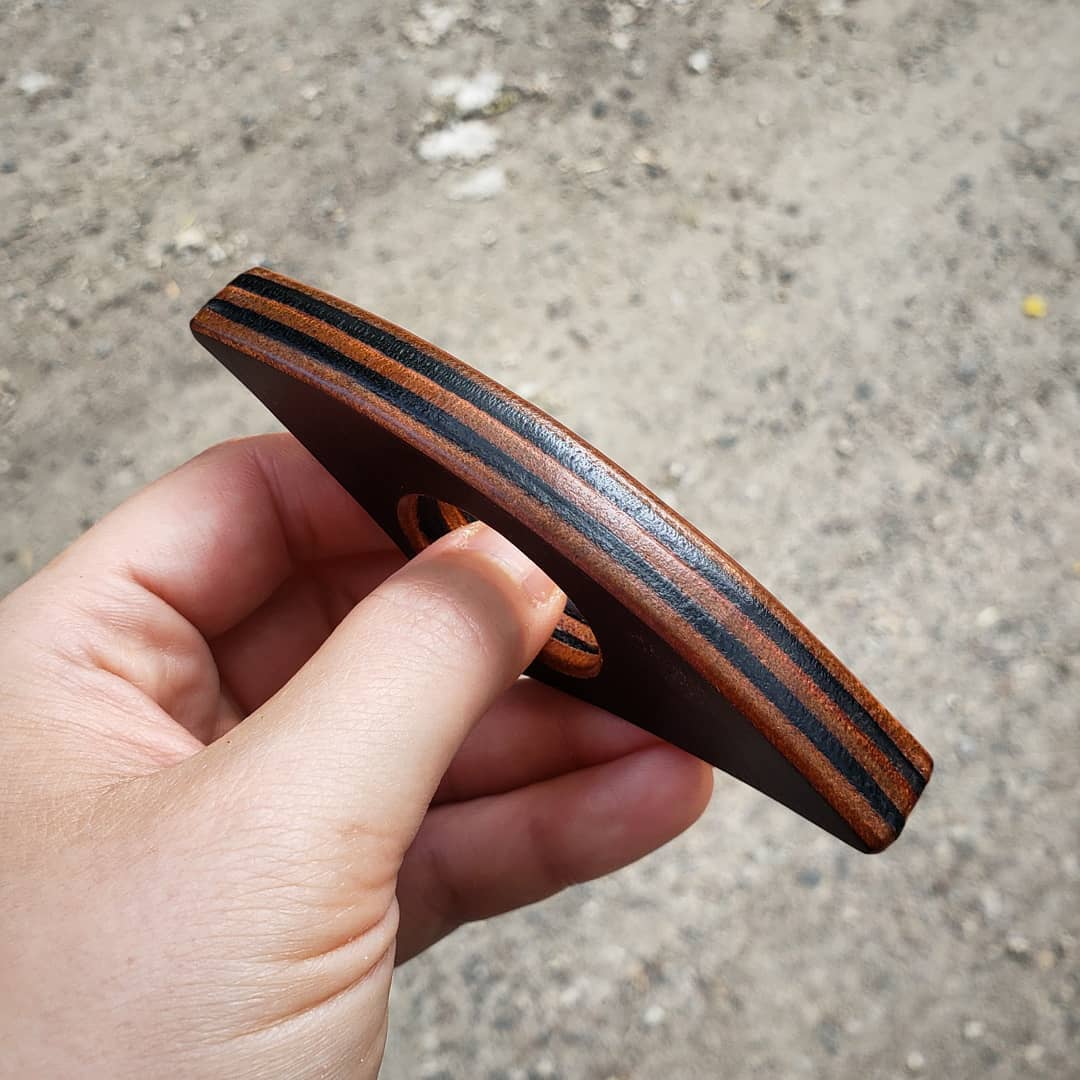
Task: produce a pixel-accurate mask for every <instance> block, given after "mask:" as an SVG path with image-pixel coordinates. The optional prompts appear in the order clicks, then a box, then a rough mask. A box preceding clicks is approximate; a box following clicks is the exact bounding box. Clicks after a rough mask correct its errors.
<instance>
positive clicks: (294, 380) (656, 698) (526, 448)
mask: <svg viewBox="0 0 1080 1080" xmlns="http://www.w3.org/2000/svg"><path fill="white" fill-rule="evenodd" d="M191 326H192V330H193V332H194V334H195V336H196V338H197V339H198V340H199V341H200V342H201V343H202V344H203V345H204V346H205V347H206V348H207V349H209V350H210V352H211V353H212V354H213V355H214V356H215V357H216V358H217V359H218V360H220V361H221V363H222V364H224V365H225V366H226V367H227V368H228V369H229V370H230V371H231V372H232V373H233V374H234V375H235V376H236V377H237V378H239V379H240V381H241V382H243V383H244V385H245V386H247V387H248V388H249V389H250V390H251V391H252V392H253V393H255V394H256V395H257V396H258V397H259V398H260V399H261V400H262V401H263V402H264V403H265V404H266V405H267V407H268V408H269V409H270V410H271V411H272V412H273V413H274V414H275V415H276V416H277V417H278V419H280V420H281V422H282V423H283V424H284V425H285V426H286V427H287V428H288V429H289V430H290V431H292V432H293V434H294V435H296V437H297V438H298V439H299V440H300V441H301V442H302V443H303V444H304V445H305V446H306V447H307V448H308V449H309V450H310V451H311V452H312V453H313V454H314V455H315V457H316V458H317V459H318V460H319V461H320V462H322V464H323V465H324V466H325V467H326V468H327V469H328V470H329V471H330V472H331V473H332V474H333V475H334V476H335V477H336V478H337V480H338V481H339V482H340V483H341V484H342V485H343V486H344V487H345V488H346V490H348V491H349V492H350V493H351V494H352V495H353V497H354V498H355V499H356V500H357V501H358V502H360V503H361V504H362V505H363V506H364V508H365V509H366V510H367V511H368V512H369V513H370V514H371V516H372V517H373V518H374V519H375V520H376V521H377V522H378V524H379V525H380V526H381V527H382V528H383V529H385V530H386V532H387V533H388V534H389V535H390V536H391V537H392V538H393V539H394V540H395V542H396V543H397V544H398V545H399V546H400V547H401V548H402V550H403V551H405V552H406V553H414V552H416V551H417V550H419V549H420V548H422V547H423V546H425V545H426V544H428V543H430V542H431V541H432V540H434V539H435V538H436V537H437V536H439V535H440V534H442V533H444V532H446V531H447V530H449V529H451V528H454V527H456V526H457V525H460V524H462V523H463V522H466V521H469V520H472V519H474V518H480V519H482V520H483V521H485V522H487V523H488V524H489V525H491V526H492V527H493V528H495V529H497V530H498V531H499V532H500V533H502V534H503V535H504V536H505V537H506V538H507V539H508V540H510V541H511V542H512V543H514V544H516V545H517V547H519V548H520V549H521V550H522V551H523V552H525V554H527V555H528V556H529V557H530V558H531V559H532V560H533V561H534V562H536V563H537V564H538V565H539V566H541V567H542V568H543V569H544V570H545V571H546V572H547V573H548V574H549V575H550V576H551V577H552V578H553V579H554V580H555V581H557V582H558V583H559V585H560V586H562V588H563V589H564V590H565V591H566V594H567V596H569V597H570V598H571V602H570V603H568V604H567V606H566V611H565V613H564V614H563V616H562V619H561V620H560V623H559V625H558V627H557V629H556V631H555V633H554V635H553V636H552V638H551V640H550V641H549V642H548V644H547V645H546V646H545V648H544V650H543V651H542V652H541V654H540V656H539V657H538V658H537V660H536V662H535V663H534V664H533V665H532V667H531V668H530V669H529V674H530V675H532V676H533V677H535V678H537V679H541V680H542V681H544V682H546V683H550V684H551V685H553V686H556V687H558V688H559V689H561V690H564V691H566V692H567V693H569V694H573V695H575V696H576V697H578V698H581V699H583V700H585V701H589V702H592V703H594V704H596V705H599V706H602V707H603V708H605V709H608V710H610V711H611V712H613V713H616V714H617V715H619V716H622V717H625V718H626V719H627V720H630V721H632V722H633V723H635V724H638V725H640V726H641V727H643V728H646V729H648V730H649V731H652V732H654V733H656V734H657V735H659V736H661V737H662V738H664V739H667V740H668V741H670V742H672V743H674V744H676V745H677V746H681V747H683V748H684V749H686V750H688V751H690V752H691V753H693V754H696V755H697V756H698V757H701V758H703V759H704V760H706V761H708V762H710V763H711V764H713V765H715V766H717V767H718V768H720V769H723V770H724V771H725V772H727V773H730V774H731V775H732V776H735V777H738V778H739V779H740V780H743V781H745V782H746V783H748V784H751V785H753V786H754V787H756V788H758V789H759V790H760V791H762V792H764V793H765V794H766V795H769V796H771V797H772V798H773V799H776V800H777V801H778V802H780V803H783V804H784V805H785V806H787V807H789V808H790V809H792V810H794V811H795V812H796V813H798V814H801V815H802V816H803V817H805V818H808V819H809V820H810V821H813V822H815V823H816V824H817V825H819V826H821V827H822V828H824V829H826V830H828V831H829V832H831V833H833V834H834V835H836V836H838V837H840V838H841V839H842V840H844V841H846V842H847V843H849V844H851V845H852V846H854V847H856V848H858V849H860V850H862V851H880V850H882V849H883V848H885V847H887V846H888V845H889V844H890V843H891V842H892V841H893V840H895V839H896V837H897V836H898V835H899V833H900V830H901V829H902V828H903V825H904V822H905V820H906V818H907V816H908V814H910V813H911V810H912V808H913V806H914V805H915V802H916V800H917V799H918V797H919V795H920V794H921V792H922V790H923V788H924V787H925V785H926V782H927V780H928V779H929V778H930V772H931V769H932V762H931V760H930V756H929V755H928V754H927V753H926V751H925V750H924V749H923V748H922V747H921V746H920V745H919V744H918V742H917V741H916V740H915V739H914V738H913V737H912V736H911V735H910V734H909V733H908V732H907V731H906V730H905V729H904V727H902V726H901V725H900V724H899V723H898V722H897V720H895V719H894V718H893V716H892V715H891V714H890V713H889V712H888V711H887V710H886V709H885V708H884V707H883V706H882V705H881V704H879V702H878V701H877V700H876V699H875V698H874V697H873V695H871V694H870V692H869V691H868V690H867V689H866V688H865V687H864V686H863V685H862V683H861V682H859V680H858V679H856V678H855V676H854V675H852V673H851V672H850V671H848V670H847V668H845V667H844V665H843V664H841V663H840V661H839V660H837V658H836V657H835V656H833V654H832V653H831V652H829V650H828V649H826V648H825V646H824V645H822V644H821V642H820V641H818V640H817V638H815V637H814V636H813V634H811V633H810V631H808V630H807V629H806V628H805V627H804V626H803V625H802V623H800V622H799V621H798V620H797V619H796V618H795V617H794V616H793V615H792V614H791V613H790V612H789V611H788V610H787V608H785V607H784V606H783V605H782V604H781V603H780V602H779V601H777V600H776V599H775V598H774V597H773V596H772V595H770V594H769V592H767V591H766V590H765V589H764V588H763V587H762V586H761V585H760V584H759V583H758V582H757V581H755V580H754V579H753V578H752V577H751V576H750V575H749V574H748V573H747V572H746V571H745V570H744V569H743V568H742V567H741V566H739V565H738V563H736V562H735V561H734V560H733V559H731V558H730V557H729V556H728V555H726V554H725V553H724V552H723V551H721V550H720V549H719V548H718V547H716V545H715V544H713V543H712V542H711V541H710V540H709V539H707V538H706V537H705V536H703V535H702V534H701V533H700V532H698V530H696V529H695V528H694V527H693V526H692V525H690V524H689V523H688V522H686V521H685V520H684V519H683V518H681V517H680V516H679V515H678V514H676V513H675V512H674V511H673V510H671V509H669V508H668V507H667V506H665V505H664V504H663V503H662V502H661V501H660V500H659V499H657V498H656V496H654V495H653V494H652V493H651V492H649V491H648V490H647V489H646V488H645V487H643V486H642V485H641V484H639V483H638V482H637V481H636V480H634V479H633V478H632V477H630V476H628V475H627V474H626V473H625V472H623V470H622V469H620V468H619V467H618V466H617V465H615V464H614V463H613V462H612V461H610V460H608V459H607V458H606V457H604V456H603V455H602V454H600V453H598V452H597V451H596V450H594V449H593V448H592V447H591V446H589V445H588V444H587V443H585V442H583V441H582V440H581V439H579V438H578V437H577V436H576V435H574V434H573V433H572V432H570V431H569V430H567V429H566V428H565V427H563V426H562V425H561V424H559V423H557V422H556V421H555V420H553V419H552V418H551V417H549V416H547V415H546V414H545V413H543V412H542V411H541V410H539V409H537V408H536V407H535V406H533V405H531V404H529V403H528V402H527V401H524V400H522V399H521V398H519V397H517V396H516V395H514V394H512V393H510V391H508V390H506V389H504V388H503V387H501V386H499V385H498V384H497V383H495V382H493V381H492V380H491V379H488V378H486V377H485V376H483V375H481V374H480V373H479V372H476V371H474V370H473V369H472V368H470V367H468V366H467V365H466V364H463V363H462V362H461V361H460V360H457V359H455V358H454V357H452V356H450V355H448V354H447V353H445V352H443V351H442V350H441V349H437V348H435V347H434V346H433V345H430V344H428V343H427V342H426V341H423V340H421V339H420V338H418V337H416V336H415V335H413V334H410V333H408V331H405V330H402V329H401V328H400V327H397V326H394V325H392V324H391V323H388V322H386V321H385V320H384V319H380V318H378V317H376V316H374V315H371V314H369V313H368V312H365V311H362V310H361V309H359V308H357V307H354V306H353V305H351V304H347V303H344V302H343V301H341V300H337V299H335V298H334V297H332V296H329V295H328V294H326V293H322V292H319V291H317V290H315V289H312V288H309V287H308V286H306V285H301V284H300V283H298V282H296V281H291V280H290V279H288V278H285V277H282V276H281V275H280V274H276V273H273V272H271V271H269V270H265V269H261V268H257V269H254V270H251V271H249V272H248V273H245V274H241V275H240V276H239V277H238V278H236V279H235V280H234V281H233V282H232V283H231V284H230V285H228V286H227V287H226V288H225V289H223V290H222V291H221V292H220V293H219V294H218V295H217V296H216V297H214V298H213V299H212V300H210V301H209V302H208V303H207V304H206V306H205V307H203V308H202V310H201V311H199V313H198V314H197V315H196V316H195V318H194V320H193V321H192V324H191Z"/></svg>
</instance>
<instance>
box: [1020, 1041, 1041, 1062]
mask: <svg viewBox="0 0 1080 1080" xmlns="http://www.w3.org/2000/svg"><path fill="white" fill-rule="evenodd" d="M1045 1056H1046V1050H1045V1049H1043V1047H1042V1046H1040V1045H1039V1044H1038V1043H1028V1045H1027V1046H1025V1047H1024V1060H1025V1061H1026V1062H1027V1063H1028V1064H1029V1065H1038V1064H1039V1062H1040V1061H1042V1059H1043V1058H1044V1057H1045Z"/></svg>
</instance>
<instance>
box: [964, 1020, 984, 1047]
mask: <svg viewBox="0 0 1080 1080" xmlns="http://www.w3.org/2000/svg"><path fill="white" fill-rule="evenodd" d="M985 1034H986V1025H985V1024H984V1023H983V1022H982V1021H981V1020H969V1021H968V1022H967V1023H966V1024H965V1025H964V1038H965V1039H967V1041H968V1042H977V1041H978V1040H979V1039H981V1038H982V1037H983V1035H985Z"/></svg>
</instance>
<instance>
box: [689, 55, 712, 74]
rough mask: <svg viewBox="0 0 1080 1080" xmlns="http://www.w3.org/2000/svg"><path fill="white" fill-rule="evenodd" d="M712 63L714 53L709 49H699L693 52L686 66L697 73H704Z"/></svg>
mask: <svg viewBox="0 0 1080 1080" xmlns="http://www.w3.org/2000/svg"><path fill="white" fill-rule="evenodd" d="M711 64H712V53H710V52H709V50H708V49H698V50H697V51H696V52H692V53H691V54H690V56H689V58H688V59H687V61H686V66H687V67H688V68H689V69H690V70H691V71H692V72H693V73H694V74H695V75H704V74H705V72H707V71H708V70H709V66H710V65H711Z"/></svg>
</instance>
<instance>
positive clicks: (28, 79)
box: [15, 71, 56, 98]
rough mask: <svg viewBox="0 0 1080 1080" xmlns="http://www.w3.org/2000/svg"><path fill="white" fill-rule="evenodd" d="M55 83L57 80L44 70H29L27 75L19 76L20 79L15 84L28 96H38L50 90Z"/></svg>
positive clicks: (20, 91)
mask: <svg viewBox="0 0 1080 1080" xmlns="http://www.w3.org/2000/svg"><path fill="white" fill-rule="evenodd" d="M55 83H56V80H55V79H54V78H53V77H52V76H51V75H46V74H45V73H44V72H43V71H28V72H26V74H25V75H20V76H19V81H18V82H17V83H16V84H15V85H16V87H18V90H19V93H20V94H24V95H25V96H26V97H28V98H36V97H37V96H38V94H40V93H41V92H42V91H44V90H48V89H49V87H50V86H53V85H55Z"/></svg>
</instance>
